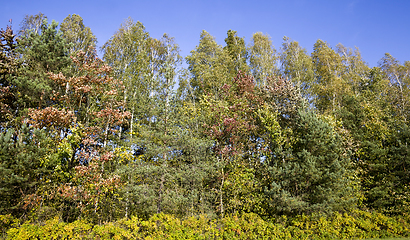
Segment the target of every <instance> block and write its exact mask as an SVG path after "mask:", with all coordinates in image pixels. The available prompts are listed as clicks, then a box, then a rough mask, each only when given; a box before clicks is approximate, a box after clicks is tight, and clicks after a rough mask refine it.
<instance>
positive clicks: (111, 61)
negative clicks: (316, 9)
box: [0, 13, 410, 239]
mask: <svg viewBox="0 0 410 240" xmlns="http://www.w3.org/2000/svg"><path fill="white" fill-rule="evenodd" d="M21 27H22V28H21V29H20V31H19V34H18V35H16V34H15V33H14V32H13V29H12V28H11V27H9V26H8V27H7V28H6V29H5V30H3V29H2V30H1V31H0V114H1V115H0V176H1V177H0V225H1V228H2V234H3V237H7V238H10V239H16V238H19V239H30V238H97V237H98V238H100V239H111V238H124V239H137V238H147V239H151V238H156V239H158V238H165V237H168V238H176V239H183V238H186V239H189V238H200V239H207V238H219V237H220V238H226V239H228V238H231V237H236V238H243V239H254V238H257V237H262V236H269V237H271V238H273V239H286V238H301V239H302V238H313V237H314V238H317V239H318V238H322V239H327V238H365V237H366V238H368V237H383V236H404V235H406V234H407V233H408V230H409V224H410V219H409V216H408V214H407V213H408V212H409V210H410V200H409V197H410V179H409V176H410V172H409V171H410V155H409V153H410V146H409V141H410V129H409V124H408V122H407V121H408V118H409V113H410V104H409V103H410V98H409V84H410V62H405V63H404V64H401V63H400V62H398V61H397V60H396V59H394V58H393V57H392V56H391V55H390V54H388V53H386V55H385V56H384V57H383V58H382V59H381V60H380V62H379V66H377V67H373V68H371V67H369V66H368V65H367V64H366V63H365V62H364V60H363V59H362V58H361V56H360V52H359V50H358V49H355V50H352V49H350V48H347V47H344V46H343V45H341V44H339V45H337V46H336V47H335V48H332V47H331V46H329V45H328V44H327V43H326V42H325V41H322V40H318V41H317V42H316V43H315V44H314V46H313V52H312V53H311V55H308V54H307V51H306V50H305V49H303V48H302V47H301V46H299V44H298V43H297V42H295V41H292V40H290V39H289V38H287V37H284V43H283V45H282V47H281V48H280V49H279V50H276V49H275V48H274V46H273V45H272V41H271V39H270V37H269V36H268V35H265V34H262V33H255V34H254V35H253V36H252V39H251V42H250V43H249V44H248V45H247V44H246V43H245V40H244V38H243V37H239V36H238V35H237V32H236V31H233V30H229V31H228V32H227V37H226V39H225V43H226V45H225V46H220V45H218V44H217V42H216V41H215V39H214V37H212V36H211V35H210V34H209V33H208V32H206V31H202V32H201V33H200V39H199V44H198V46H196V47H195V49H193V50H192V51H191V53H190V55H189V56H186V58H185V61H186V63H187V68H186V69H185V68H183V67H182V61H183V58H182V57H181V56H180V55H179V47H178V45H177V43H176V42H175V39H173V38H172V37H170V36H169V35H167V34H164V35H163V36H162V38H161V39H155V38H153V37H151V36H150V34H149V32H148V31H147V30H146V29H145V27H144V26H143V24H142V23H140V22H134V21H133V20H132V19H127V20H126V21H125V22H124V23H123V24H122V25H121V26H120V28H119V29H118V31H117V32H116V33H115V34H114V35H113V36H112V37H111V38H110V39H109V40H108V41H107V42H106V43H105V44H104V45H103V46H102V48H101V51H102V54H103V57H102V59H100V58H98V56H97V53H96V50H95V46H96V42H97V39H96V37H95V36H94V35H93V33H92V32H91V29H90V28H89V27H86V26H85V25H84V23H83V19H82V18H81V17H80V16H78V15H76V14H73V15H69V16H68V17H67V18H65V19H64V21H63V22H62V24H61V25H60V27H59V26H58V23H57V22H55V21H52V23H51V24H48V20H47V17H46V16H45V15H44V14H42V13H39V14H37V15H34V16H26V18H25V19H24V21H23V22H22V24H21ZM7 231H8V232H7ZM6 232H7V233H6Z"/></svg>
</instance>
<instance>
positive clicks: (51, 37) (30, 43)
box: [13, 19, 71, 108]
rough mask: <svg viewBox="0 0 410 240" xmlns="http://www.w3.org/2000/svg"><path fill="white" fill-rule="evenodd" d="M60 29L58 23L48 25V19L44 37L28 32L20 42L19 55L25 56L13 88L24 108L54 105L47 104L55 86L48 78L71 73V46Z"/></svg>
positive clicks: (21, 59)
mask: <svg viewBox="0 0 410 240" xmlns="http://www.w3.org/2000/svg"><path fill="white" fill-rule="evenodd" d="M57 26H58V23H57V22H55V21H53V22H52V23H51V24H50V25H48V24H47V19H45V20H44V21H43V22H42V25H41V27H40V29H41V32H40V33H38V32H36V31H34V30H28V31H27V34H26V35H24V36H22V37H21V38H20V39H19V41H18V47H17V52H18V53H20V54H21V58H20V59H19V61H20V62H21V63H22V65H21V67H20V68H19V70H18V72H17V76H16V77H15V78H14V79H13V84H14V85H16V87H17V88H18V89H19V92H20V94H21V95H20V96H19V98H18V103H19V105H20V108H27V107H39V108H43V107H44V106H48V105H50V104H52V102H50V101H49V102H46V101H47V100H48V99H51V98H50V96H51V94H52V92H53V89H54V87H55V86H53V82H52V81H51V80H50V78H49V77H48V75H47V74H48V73H49V72H52V73H59V72H62V73H63V74H64V73H66V72H67V71H68V67H69V66H70V63H71V59H70V57H69V56H68V46H67V44H66V42H65V40H64V39H63V37H62V35H61V32H59V31H58V30H57Z"/></svg>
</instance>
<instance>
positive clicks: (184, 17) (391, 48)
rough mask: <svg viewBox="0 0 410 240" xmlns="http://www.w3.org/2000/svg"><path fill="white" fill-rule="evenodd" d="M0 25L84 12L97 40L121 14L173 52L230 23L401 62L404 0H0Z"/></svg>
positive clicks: (276, 38) (408, 7) (370, 59)
mask: <svg viewBox="0 0 410 240" xmlns="http://www.w3.org/2000/svg"><path fill="white" fill-rule="evenodd" d="M0 2H1V3H0V6H1V10H0V28H5V27H6V26H7V25H9V19H12V20H13V24H12V26H13V29H14V30H15V31H17V30H18V29H19V24H20V22H21V21H22V19H23V18H24V16H25V15H26V14H29V15H34V14H37V13H38V12H42V13H44V14H45V15H46V16H47V17H48V18H49V20H50V21H51V20H52V19H54V20H56V21H57V22H59V23H61V22H62V21H63V20H64V18H65V17H66V16H68V14H74V13H75V14H78V15H80V16H81V17H82V18H83V19H84V24H85V25H86V26H89V27H90V28H91V30H92V31H93V33H94V34H95V35H96V37H97V39H98V45H99V46H102V45H103V44H104V43H105V42H106V41H107V40H108V39H109V38H110V37H111V36H112V35H113V34H114V33H115V31H116V30H117V29H118V28H119V27H120V24H121V23H122V22H123V21H124V20H125V19H126V18H128V17H131V18H132V19H134V20H135V21H140V22H142V23H143V24H144V26H145V27H146V30H147V31H148V32H149V33H150V35H151V36H152V37H155V38H160V37H161V36H162V34H164V33H168V34H169V35H170V36H173V37H175V40H176V43H178V44H179V46H180V49H181V55H182V56H183V57H185V56H187V55H188V54H189V52H190V51H191V50H193V49H194V48H195V46H196V45H198V42H199V35H200V33H201V31H202V30H206V31H207V32H209V33H210V34H211V35H213V36H214V37H215V38H216V40H217V42H218V43H219V44H221V45H224V44H225V43H224V39H225V37H226V32H227V31H228V30H229V29H232V30H236V31H237V32H238V36H240V37H245V41H246V42H247V43H249V40H250V38H251V36H252V34H253V33H255V32H263V33H267V34H269V35H270V36H271V38H272V41H273V44H274V45H275V47H276V48H277V49H279V48H280V46H281V44H282V38H283V36H288V37H289V38H291V39H292V40H295V41H298V42H299V44H300V45H301V46H302V47H304V48H306V50H307V51H308V52H309V53H310V52H311V51H312V50H313V44H314V43H315V42H316V40H317V39H322V40H324V41H327V42H328V43H329V44H330V46H331V47H335V46H336V45H337V44H338V43H342V44H343V45H344V46H346V47H352V48H354V47H358V48H359V50H360V52H361V53H362V57H363V59H364V60H365V61H366V62H367V63H368V64H369V66H371V67H373V66H377V62H378V61H379V60H380V59H381V58H382V57H383V55H384V53H386V52H388V53H390V54H391V55H392V56H393V57H395V58H396V59H398V60H399V61H400V62H401V63H403V62H404V61H407V60H410V0H390V1H387V0H384V1H382V0H345V1H342V0H281V1H279V0H277V1H276V0H270V1H269V0H253V1H242V0H236V1H235V0H227V1H223V0H219V1H218V0H203V1H199V0H174V1H171V0H134V1H132V0H116V1H106V0H99V1H87V0H70V1H67V0H60V1H58V0H57V1H55V0H54V1H51V0H40V1H38V0H37V1H36V0H12V1H10V0H0Z"/></svg>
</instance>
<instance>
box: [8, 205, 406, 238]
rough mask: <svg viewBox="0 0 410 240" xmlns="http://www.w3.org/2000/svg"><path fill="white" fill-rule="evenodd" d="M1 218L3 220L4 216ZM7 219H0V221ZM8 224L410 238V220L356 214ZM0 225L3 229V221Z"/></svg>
mask: <svg viewBox="0 0 410 240" xmlns="http://www.w3.org/2000/svg"><path fill="white" fill-rule="evenodd" d="M2 217H3V216H2ZM2 219H6V217H3V218H0V220H2ZM2 221H3V222H5V223H7V224H8V225H7V226H8V227H9V230H8V231H7V239H363V238H380V237H398V236H409V231H410V218H409V216H407V215H405V216H400V217H388V216H385V215H383V214H380V213H377V212H373V213H370V212H365V211H359V210H356V211H354V212H351V213H350V214H340V213H335V214H333V215H332V216H330V217H329V216H327V217H326V216H320V215H311V216H306V215H301V216H298V217H295V218H292V219H287V218H286V217H285V216H283V217H280V218H278V219H276V220H273V219H272V220H264V219H262V218H261V217H259V216H258V215H256V214H252V213H246V214H242V215H233V216H226V217H224V218H223V219H210V218H208V217H206V216H199V217H189V218H185V219H179V218H177V217H174V216H172V215H167V214H156V215H154V216H152V217H151V218H150V219H148V220H141V219H139V218H138V217H136V216H133V217H131V219H121V220H118V221H115V222H108V223H104V224H100V225H92V224H90V223H88V222H86V221H81V220H79V221H75V222H73V223H64V222H62V221H59V220H58V218H54V219H50V220H48V221H46V222H45V223H44V224H34V223H30V222H26V223H24V224H22V225H20V226H18V225H17V224H16V220H13V221H14V223H13V224H9V223H10V221H11V220H2ZM3 222H1V223H2V224H3V225H2V226H4V225H5V223H3Z"/></svg>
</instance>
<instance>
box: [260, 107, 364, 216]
mask: <svg viewBox="0 0 410 240" xmlns="http://www.w3.org/2000/svg"><path fill="white" fill-rule="evenodd" d="M295 121H296V125H295V128H294V129H292V132H291V135H288V137H290V138H291V139H290V140H285V142H286V141H290V144H289V145H290V149H289V148H286V147H284V146H281V145H283V141H279V142H278V141H276V144H274V145H273V146H274V148H273V149H272V152H273V153H272V155H271V156H269V157H268V159H267V164H268V166H267V167H268V169H269V182H270V183H269V184H270V185H269V186H268V188H267V189H266V195H267V204H268V206H267V207H269V210H270V211H271V214H272V213H273V214H287V215H288V214H290V215H296V214H302V213H305V214H310V213H313V212H323V213H331V212H332V211H347V210H349V209H351V208H352V207H353V206H354V205H355V203H356V199H355V198H354V194H353V189H352V180H351V179H352V178H351V177H352V172H351V167H350V161H349V160H350V159H349V153H348V152H344V151H343V148H342V141H341V138H340V137H339V136H338V134H337V133H335V132H334V130H333V129H332V127H331V126H330V125H329V124H328V123H326V122H324V121H323V120H321V119H319V118H318V117H317V116H316V115H315V114H314V113H313V112H307V111H303V110H300V111H299V114H298V117H297V119H295ZM285 130H286V129H283V130H279V131H285ZM275 131H278V130H275ZM278 134H279V136H281V135H282V136H286V135H283V133H280V132H278V133H277V134H276V135H278ZM281 142H282V144H281ZM278 143H279V144H278Z"/></svg>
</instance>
